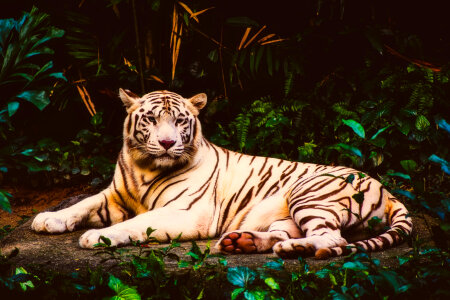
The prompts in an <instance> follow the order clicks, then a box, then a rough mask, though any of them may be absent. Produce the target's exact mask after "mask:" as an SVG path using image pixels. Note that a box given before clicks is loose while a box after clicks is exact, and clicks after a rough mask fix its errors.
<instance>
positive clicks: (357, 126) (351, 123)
mask: <svg viewBox="0 0 450 300" xmlns="http://www.w3.org/2000/svg"><path fill="white" fill-rule="evenodd" d="M342 122H343V123H344V124H345V125H347V126H349V127H350V128H351V129H353V131H354V132H355V133H356V134H357V135H359V136H360V137H362V138H365V137H366V133H365V131H364V127H363V126H362V125H361V124H360V123H358V122H356V121H355V120H352V119H348V120H345V119H342Z"/></svg>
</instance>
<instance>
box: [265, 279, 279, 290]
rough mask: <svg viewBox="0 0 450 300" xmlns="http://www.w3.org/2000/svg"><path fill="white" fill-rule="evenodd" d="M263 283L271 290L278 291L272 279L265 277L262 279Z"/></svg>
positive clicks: (276, 284) (277, 285) (277, 286)
mask: <svg viewBox="0 0 450 300" xmlns="http://www.w3.org/2000/svg"><path fill="white" fill-rule="evenodd" d="M264 282H265V283H266V284H267V285H268V286H269V287H270V288H271V289H272V290H279V289H280V285H279V284H278V283H277V282H276V281H275V279H273V278H272V277H267V278H266V279H264Z"/></svg>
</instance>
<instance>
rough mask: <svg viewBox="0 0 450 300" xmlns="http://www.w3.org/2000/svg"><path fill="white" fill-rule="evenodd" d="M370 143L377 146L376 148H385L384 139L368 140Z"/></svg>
mask: <svg viewBox="0 0 450 300" xmlns="http://www.w3.org/2000/svg"><path fill="white" fill-rule="evenodd" d="M370 143H371V144H373V145H375V146H377V147H378V148H384V146H386V139H385V138H383V137H377V138H375V139H373V140H370Z"/></svg>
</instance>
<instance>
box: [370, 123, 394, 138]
mask: <svg viewBox="0 0 450 300" xmlns="http://www.w3.org/2000/svg"><path fill="white" fill-rule="evenodd" d="M391 126H392V125H388V126H386V127H383V128H381V129H379V130H378V131H377V133H375V134H374V135H372V137H371V138H370V139H371V140H374V139H376V138H377V136H378V135H379V134H380V133H382V132H384V131H385V130H386V129H388V128H389V127H391Z"/></svg>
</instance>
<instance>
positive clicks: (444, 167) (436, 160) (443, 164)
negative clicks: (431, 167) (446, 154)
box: [428, 154, 450, 175]
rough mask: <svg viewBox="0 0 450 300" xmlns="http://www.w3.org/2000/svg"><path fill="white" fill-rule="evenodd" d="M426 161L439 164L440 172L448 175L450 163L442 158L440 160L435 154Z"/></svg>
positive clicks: (449, 173)
mask: <svg viewBox="0 0 450 300" xmlns="http://www.w3.org/2000/svg"><path fill="white" fill-rule="evenodd" d="M428 160H429V161H432V162H434V163H437V164H440V165H441V170H442V171H444V172H445V173H447V174H448V175H450V163H449V162H448V161H446V160H445V159H443V158H440V157H439V156H437V155H436V154H432V155H430V157H428Z"/></svg>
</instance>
